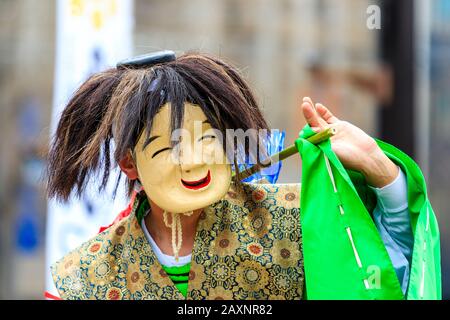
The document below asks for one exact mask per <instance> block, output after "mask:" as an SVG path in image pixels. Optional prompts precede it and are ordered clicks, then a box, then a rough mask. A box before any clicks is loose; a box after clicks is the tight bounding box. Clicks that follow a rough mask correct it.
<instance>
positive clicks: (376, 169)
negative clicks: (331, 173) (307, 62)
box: [301, 97, 399, 188]
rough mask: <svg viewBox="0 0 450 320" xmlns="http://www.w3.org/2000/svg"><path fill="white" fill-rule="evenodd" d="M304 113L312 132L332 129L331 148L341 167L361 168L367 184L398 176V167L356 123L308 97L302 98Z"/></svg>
mask: <svg viewBox="0 0 450 320" xmlns="http://www.w3.org/2000/svg"><path fill="white" fill-rule="evenodd" d="M301 108H302V112H303V116H304V117H305V119H306V121H307V122H308V124H309V125H310V127H311V129H312V130H314V131H315V132H320V131H322V130H325V129H327V128H335V129H336V134H335V135H334V136H333V137H331V139H330V140H331V147H332V149H333V151H334V153H336V155H337V156H338V158H339V160H340V161H341V162H342V164H343V165H344V167H346V168H348V169H352V170H356V171H360V172H361V173H362V174H363V175H364V176H365V178H366V180H367V183H368V184H369V185H372V186H374V187H378V188H381V187H384V186H386V185H388V184H389V183H391V182H392V181H393V180H394V179H395V178H396V177H397V175H398V170H399V169H398V167H397V166H396V165H395V163H393V162H392V161H391V160H390V159H389V158H388V157H387V156H386V155H385V154H384V153H383V151H382V150H381V149H380V148H379V147H378V145H377V144H376V142H375V140H374V139H373V138H372V137H370V136H369V135H368V134H366V133H365V132H364V131H363V130H361V129H360V128H358V127H356V126H355V125H353V124H351V123H349V122H347V121H342V120H339V119H338V118H337V117H336V116H334V115H333V114H332V113H331V111H330V110H328V108H326V107H325V106H324V105H322V104H320V103H316V104H314V103H313V102H312V100H311V99H310V98H309V97H305V98H303V103H302V105H301Z"/></svg>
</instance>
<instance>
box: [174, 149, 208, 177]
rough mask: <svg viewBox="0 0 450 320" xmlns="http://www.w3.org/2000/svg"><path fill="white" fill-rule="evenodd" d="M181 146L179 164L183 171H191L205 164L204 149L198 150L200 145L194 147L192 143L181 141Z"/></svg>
mask: <svg viewBox="0 0 450 320" xmlns="http://www.w3.org/2000/svg"><path fill="white" fill-rule="evenodd" d="M179 147H180V149H179V164H180V167H181V170H182V171H184V172H187V173H189V172H190V171H192V170H194V169H196V168H198V167H201V166H203V164H204V163H203V161H202V151H201V150H198V149H199V148H198V147H197V148H194V146H193V145H192V144H191V143H180V145H179Z"/></svg>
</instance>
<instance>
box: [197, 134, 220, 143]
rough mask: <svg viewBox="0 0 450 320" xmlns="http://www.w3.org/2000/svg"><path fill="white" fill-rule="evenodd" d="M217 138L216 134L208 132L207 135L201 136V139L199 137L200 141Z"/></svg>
mask: <svg viewBox="0 0 450 320" xmlns="http://www.w3.org/2000/svg"><path fill="white" fill-rule="evenodd" d="M215 138H216V136H215V135H212V134H207V135H204V136H203V137H201V138H200V139H198V141H202V140H213V139H215Z"/></svg>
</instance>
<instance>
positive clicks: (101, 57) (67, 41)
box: [46, 0, 134, 294]
mask: <svg viewBox="0 0 450 320" xmlns="http://www.w3.org/2000/svg"><path fill="white" fill-rule="evenodd" d="M56 14H57V18H56V33H57V35H56V66H55V84H54V97H53V113H52V122H51V134H52V136H53V133H54V132H55V129H56V126H57V124H58V121H59V117H60V114H61V112H62V110H63V108H64V106H65V105H66V103H67V102H68V100H69V98H70V97H71V95H72V94H73V92H74V91H75V90H76V89H77V88H78V87H79V86H80V84H81V83H83V81H85V80H86V79H87V77H88V76H89V75H91V74H92V73H95V72H98V71H101V70H104V69H106V68H108V67H113V66H115V64H116V63H117V61H119V60H121V59H124V58H129V57H130V56H131V55H132V38H133V24H134V21H133V2H132V0H58V1H57V11H56ZM114 178H115V177H114V175H111V179H110V185H109V186H108V187H107V189H108V190H107V192H105V193H104V194H99V192H98V191H96V188H94V186H92V192H89V191H87V192H86V194H85V195H84V196H83V197H82V198H81V199H72V200H70V201H69V202H68V203H65V204H62V203H59V202H56V201H54V200H51V201H49V203H48V215H47V233H46V251H47V252H46V253H47V255H46V287H47V288H46V289H47V290H48V291H49V292H50V293H53V294H56V292H55V291H56V289H55V287H54V284H53V280H52V278H51V274H50V265H51V264H53V263H54V262H56V261H57V260H58V259H60V258H61V257H62V256H64V255H65V254H66V253H67V252H69V251H70V250H73V249H75V248H76V247H77V246H79V245H80V244H81V243H83V242H84V241H86V240H88V239H89V238H91V237H93V236H94V235H95V234H96V233H97V232H98V230H99V228H100V227H101V226H105V225H109V224H110V223H111V222H112V221H113V220H114V218H115V217H116V216H117V215H118V214H119V212H120V211H121V210H123V209H124V208H125V206H126V205H127V203H126V199H125V197H124V191H123V190H124V189H123V188H122V189H120V188H119V190H118V192H117V196H116V199H115V200H114V201H113V200H112V189H113V188H114V185H115V179H114Z"/></svg>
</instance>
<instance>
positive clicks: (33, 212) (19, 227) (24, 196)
mask: <svg viewBox="0 0 450 320" xmlns="http://www.w3.org/2000/svg"><path fill="white" fill-rule="evenodd" d="M37 197H38V194H37V192H36V190H35V189H34V188H33V187H32V186H30V185H27V184H23V185H22V186H21V188H20V190H19V202H18V204H19V212H18V215H17V218H16V219H17V220H16V232H15V234H16V247H17V249H19V250H20V251H22V252H33V251H35V250H36V249H37V247H38V245H39V232H38V221H37V219H38V218H37V217H38V214H39V212H38V208H37V206H36V204H37Z"/></svg>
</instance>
